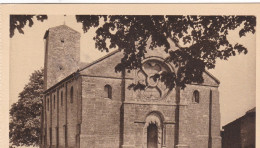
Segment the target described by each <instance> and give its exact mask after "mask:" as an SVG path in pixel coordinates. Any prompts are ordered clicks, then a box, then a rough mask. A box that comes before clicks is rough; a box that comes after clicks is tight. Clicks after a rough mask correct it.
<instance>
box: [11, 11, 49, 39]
mask: <svg viewBox="0 0 260 148" xmlns="http://www.w3.org/2000/svg"><path fill="white" fill-rule="evenodd" d="M34 17H36V18H37V20H38V21H41V22H43V21H44V20H46V19H48V17H47V15H10V35H9V36H10V38H12V37H13V36H14V32H15V30H16V29H17V30H18V32H19V33H22V34H24V31H23V28H24V27H25V26H26V25H27V22H29V27H32V25H33V24H34V23H33V18H34Z"/></svg>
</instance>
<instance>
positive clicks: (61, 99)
mask: <svg viewBox="0 0 260 148" xmlns="http://www.w3.org/2000/svg"><path fill="white" fill-rule="evenodd" d="M60 103H61V106H62V105H63V91H61V93H60Z"/></svg>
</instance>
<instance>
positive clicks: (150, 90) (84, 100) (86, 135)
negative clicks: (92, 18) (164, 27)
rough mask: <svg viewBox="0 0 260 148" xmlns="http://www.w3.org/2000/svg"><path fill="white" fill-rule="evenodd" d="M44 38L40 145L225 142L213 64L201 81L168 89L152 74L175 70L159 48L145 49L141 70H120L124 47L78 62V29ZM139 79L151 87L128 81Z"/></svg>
mask: <svg viewBox="0 0 260 148" xmlns="http://www.w3.org/2000/svg"><path fill="white" fill-rule="evenodd" d="M45 39H46V49H45V72H46V73H45V86H46V87H45V93H44V102H43V104H44V105H43V110H42V132H41V133H42V134H41V142H40V144H41V147H42V148H49V147H51V148H54V147H55V148H57V147H58V148H209V147H211V148H220V147H221V138H220V111H219V92H218V86H219V81H218V80H217V79H216V78H215V77H214V76H212V75H211V74H209V73H208V72H205V73H204V74H203V77H204V83H203V84H191V85H188V86H187V87H186V88H185V89H184V90H180V91H178V89H177V91H176V90H175V89H174V90H168V89H167V88H165V86H164V84H163V83H161V82H159V81H153V80H151V79H150V77H149V76H150V74H152V73H153V72H156V70H158V69H160V70H168V71H169V70H174V68H173V65H171V64H170V63H165V62H164V58H165V57H166V56H167V55H165V53H164V52H162V50H160V49H155V50H153V51H149V52H148V53H147V59H145V60H144V62H143V65H144V66H143V69H142V70H133V71H131V72H130V73H128V72H123V73H116V72H115V70H114V67H115V66H116V64H117V63H119V62H120V60H121V57H122V55H123V54H122V53H121V52H120V51H114V52H111V53H109V54H108V55H106V56H104V57H102V58H100V59H98V60H96V61H94V62H92V63H90V64H87V65H85V67H79V61H80V59H79V52H80V49H79V45H80V43H79V40H80V34H79V33H78V32H76V31H74V30H73V29H71V28H69V27H67V26H65V25H61V26H58V27H54V28H50V29H49V30H48V31H47V32H46V35H45ZM136 82H146V83H147V84H148V85H149V87H147V89H146V90H142V91H141V90H137V91H133V90H132V89H128V86H129V85H130V84H131V83H136ZM178 92H180V93H178ZM195 92H198V94H199V95H198V96H196V97H198V98H196V99H194V97H195V95H194V94H195ZM178 96H179V98H180V101H179V102H178V101H177V99H176V98H178ZM209 145H210V146H209Z"/></svg>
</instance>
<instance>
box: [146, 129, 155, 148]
mask: <svg viewBox="0 0 260 148" xmlns="http://www.w3.org/2000/svg"><path fill="white" fill-rule="evenodd" d="M147 148H158V128H157V126H156V124H150V125H149V126H148V127H147Z"/></svg>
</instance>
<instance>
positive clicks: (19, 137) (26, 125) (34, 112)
mask: <svg viewBox="0 0 260 148" xmlns="http://www.w3.org/2000/svg"><path fill="white" fill-rule="evenodd" d="M42 95H43V69H42V70H37V71H35V72H34V73H32V75H31V76H30V80H29V83H28V84H26V85H25V87H24V89H23V91H22V92H21V93H20V94H19V100H18V102H16V103H14V104H12V106H11V109H10V122H9V140H10V144H12V146H37V145H38V144H39V138H40V125H41V124H40V122H41V121H40V115H41V107H42Z"/></svg>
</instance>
